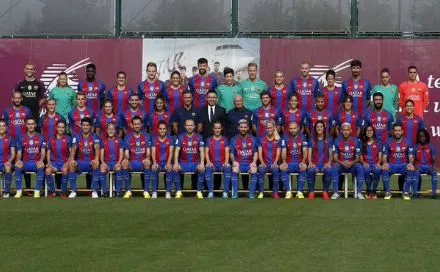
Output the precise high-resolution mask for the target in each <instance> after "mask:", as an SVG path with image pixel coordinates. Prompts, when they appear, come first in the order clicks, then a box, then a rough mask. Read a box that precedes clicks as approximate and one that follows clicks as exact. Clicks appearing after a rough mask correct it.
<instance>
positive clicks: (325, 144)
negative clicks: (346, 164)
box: [309, 139, 333, 165]
mask: <svg viewBox="0 0 440 272" xmlns="http://www.w3.org/2000/svg"><path fill="white" fill-rule="evenodd" d="M309 144H310V146H309V148H311V149H312V163H313V164H314V165H324V164H326V163H328V162H329V156H330V151H331V149H332V146H333V143H332V140H331V139H325V140H324V139H314V140H312V141H310V142H309Z"/></svg>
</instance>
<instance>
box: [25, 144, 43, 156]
mask: <svg viewBox="0 0 440 272" xmlns="http://www.w3.org/2000/svg"><path fill="white" fill-rule="evenodd" d="M24 151H26V152H27V153H28V154H38V153H40V148H39V147H37V146H30V147H26V148H25V149H24Z"/></svg>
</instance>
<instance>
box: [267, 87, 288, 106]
mask: <svg viewBox="0 0 440 272" xmlns="http://www.w3.org/2000/svg"><path fill="white" fill-rule="evenodd" d="M269 92H270V96H271V97H272V100H271V104H272V107H274V108H276V109H277V110H278V111H279V112H283V111H285V110H287V108H288V106H289V97H290V95H291V94H292V89H291V88H290V86H288V85H284V87H283V88H281V89H277V88H276V87H275V86H272V87H269Z"/></svg>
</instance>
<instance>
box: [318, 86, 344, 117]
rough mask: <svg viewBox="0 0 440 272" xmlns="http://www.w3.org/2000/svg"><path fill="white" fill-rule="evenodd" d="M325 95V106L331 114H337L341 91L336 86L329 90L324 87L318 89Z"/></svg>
mask: <svg viewBox="0 0 440 272" xmlns="http://www.w3.org/2000/svg"><path fill="white" fill-rule="evenodd" d="M320 92H321V93H322V94H324V97H325V101H326V103H325V108H326V109H327V110H328V111H329V112H330V115H331V116H337V115H338V114H339V105H340V104H341V101H342V92H341V90H340V89H339V88H338V87H335V88H334V89H333V90H329V89H328V88H327V87H324V88H322V89H321V90H320Z"/></svg>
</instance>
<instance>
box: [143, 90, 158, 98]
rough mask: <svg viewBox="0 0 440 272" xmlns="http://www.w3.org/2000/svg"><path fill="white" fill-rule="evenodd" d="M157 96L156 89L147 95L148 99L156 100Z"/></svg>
mask: <svg viewBox="0 0 440 272" xmlns="http://www.w3.org/2000/svg"><path fill="white" fill-rule="evenodd" d="M156 96H157V92H155V91H154V90H153V91H151V92H148V93H147V95H146V96H145V97H146V98H147V99H148V100H154V99H156Z"/></svg>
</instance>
